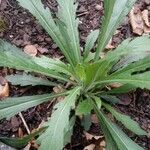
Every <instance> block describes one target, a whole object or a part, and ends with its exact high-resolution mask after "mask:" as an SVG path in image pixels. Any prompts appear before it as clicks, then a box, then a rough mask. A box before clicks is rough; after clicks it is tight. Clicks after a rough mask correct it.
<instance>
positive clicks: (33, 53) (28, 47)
mask: <svg viewBox="0 0 150 150" xmlns="http://www.w3.org/2000/svg"><path fill="white" fill-rule="evenodd" d="M24 52H25V53H26V54H28V55H30V56H32V57H35V56H36V55H37V48H36V47H35V46H34V45H26V46H25V47H24Z"/></svg>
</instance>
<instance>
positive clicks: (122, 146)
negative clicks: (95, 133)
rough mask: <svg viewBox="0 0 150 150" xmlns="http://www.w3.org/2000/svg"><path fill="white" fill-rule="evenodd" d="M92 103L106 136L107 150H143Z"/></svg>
mask: <svg viewBox="0 0 150 150" xmlns="http://www.w3.org/2000/svg"><path fill="white" fill-rule="evenodd" d="M93 105H94V110H95V112H96V114H97V117H98V119H99V122H100V123H101V125H102V129H103V131H104V135H105V136H106V142H107V147H106V149H107V150H131V149H133V150H144V149H143V148H142V147H140V146H139V145H137V144H136V143H134V142H133V141H132V140H131V139H130V138H129V137H128V136H127V135H126V134H125V133H124V132H123V131H122V130H121V129H120V128H119V127H118V126H116V125H115V124H114V123H112V122H110V121H109V120H108V119H107V118H106V117H105V115H104V114H103V113H102V112H101V111H100V110H99V109H98V108H97V106H96V105H95V104H94V103H93ZM108 136H110V137H108ZM111 140H112V141H111ZM112 146H113V147H112Z"/></svg>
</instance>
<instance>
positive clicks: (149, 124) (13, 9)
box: [0, 0, 150, 150]
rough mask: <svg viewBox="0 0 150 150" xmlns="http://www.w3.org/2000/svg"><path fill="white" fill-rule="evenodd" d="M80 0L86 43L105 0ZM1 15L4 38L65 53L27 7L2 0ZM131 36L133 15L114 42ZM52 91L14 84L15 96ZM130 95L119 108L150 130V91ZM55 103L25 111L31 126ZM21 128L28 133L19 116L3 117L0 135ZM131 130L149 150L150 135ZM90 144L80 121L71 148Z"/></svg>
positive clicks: (52, 3)
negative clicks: (128, 101)
mask: <svg viewBox="0 0 150 150" xmlns="http://www.w3.org/2000/svg"><path fill="white" fill-rule="evenodd" d="M43 2H44V4H45V6H48V7H49V8H50V9H51V10H52V11H53V12H54V11H57V9H56V3H55V1H54V0H49V1H48V0H43ZM78 2H79V8H78V11H77V15H78V17H79V19H80V25H79V30H80V39H81V46H83V44H84V43H85V39H86V37H87V35H88V33H89V32H90V30H93V29H96V28H98V27H99V22H101V17H102V15H103V8H102V2H101V1H100V0H95V1H93V0H78ZM97 6H99V7H97ZM139 7H140V9H141V10H143V9H145V8H148V7H149V6H148V5H146V3H144V1H142V0H141V1H140V2H139ZM0 17H2V18H3V19H4V20H5V22H6V27H7V28H6V30H5V31H4V32H3V33H0V37H1V38H4V39H6V40H7V41H10V42H11V43H13V44H15V45H16V46H18V47H21V48H22V47H24V46H25V45H27V44H36V45H38V46H40V47H42V48H46V49H47V50H48V51H46V52H45V53H44V55H48V56H50V57H60V56H61V53H60V52H58V48H57V45H56V44H54V43H53V42H52V40H51V38H50V37H49V36H48V35H47V34H46V33H45V31H44V30H43V29H42V28H41V26H40V25H39V24H38V23H37V21H36V20H35V19H34V17H33V16H32V15H31V14H29V13H28V12H27V11H26V10H24V9H22V8H20V7H19V6H18V5H17V3H16V1H15V0H4V1H3V0H2V4H1V6H0ZM131 36H135V35H133V34H132V30H131V27H130V24H129V19H128V17H126V19H125V21H124V22H123V24H122V25H121V26H120V27H119V29H118V32H117V34H116V35H115V36H114V38H113V42H112V44H113V45H114V46H116V45H118V44H119V43H120V42H121V41H122V40H123V39H126V38H128V37H131ZM81 49H82V47H81ZM39 53H40V52H39ZM15 72H16V71H15V70H12V69H2V68H1V70H0V75H2V76H5V75H6V74H10V73H15ZM50 91H51V89H48V88H45V87H41V86H40V87H36V88H32V87H27V88H21V87H13V86H11V96H14V95H15V96H16V95H17V96H18V95H31V94H33V93H35V94H40V93H44V92H50ZM129 95H130V97H131V99H132V101H131V103H130V105H127V106H121V105H120V106H118V107H117V109H119V110H120V111H122V112H123V113H125V114H128V115H130V116H131V117H132V118H133V119H134V120H136V121H138V122H139V124H140V125H141V126H142V127H143V128H144V129H145V130H147V131H150V114H149V112H150V92H149V91H146V90H137V91H136V92H133V93H130V94H129ZM52 106H53V104H52V103H46V104H43V105H40V106H37V107H34V108H31V109H29V110H27V111H26V112H24V113H23V115H24V118H25V120H26V122H27V124H28V126H29V128H30V130H32V129H35V128H37V127H38V125H39V124H40V123H41V121H42V120H46V118H47V116H49V114H50V113H51V110H52ZM19 128H21V130H22V131H23V133H24V134H25V133H26V130H25V128H24V126H23V123H22V121H21V119H20V118H19V116H16V117H13V118H12V119H11V120H10V121H6V120H2V121H0V135H4V136H12V135H15V136H18V131H19ZM127 132H128V131H127ZM90 133H93V134H96V135H99V134H100V129H99V126H98V125H97V124H93V125H92V127H91V129H90ZM128 134H129V136H130V137H131V138H132V139H133V140H134V141H136V142H137V143H138V144H140V145H141V146H142V147H143V148H144V149H145V150H149V149H150V139H148V138H146V137H137V136H135V135H133V134H131V133H130V132H128ZM86 144H88V142H87V141H86V140H85V138H84V136H83V130H82V128H81V127H80V126H79V125H78V124H77V125H76V128H75V130H74V136H73V139H72V143H71V146H69V147H70V148H69V149H72V150H82V149H83V148H84V147H85V145H86Z"/></svg>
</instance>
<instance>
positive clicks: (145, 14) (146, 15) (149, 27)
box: [142, 9, 150, 33]
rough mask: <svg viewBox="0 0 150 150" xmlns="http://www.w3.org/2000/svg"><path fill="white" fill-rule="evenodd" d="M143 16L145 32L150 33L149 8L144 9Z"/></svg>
mask: <svg viewBox="0 0 150 150" xmlns="http://www.w3.org/2000/svg"><path fill="white" fill-rule="evenodd" d="M142 18H143V21H144V33H150V21H149V12H148V10H147V9H145V10H143V11H142Z"/></svg>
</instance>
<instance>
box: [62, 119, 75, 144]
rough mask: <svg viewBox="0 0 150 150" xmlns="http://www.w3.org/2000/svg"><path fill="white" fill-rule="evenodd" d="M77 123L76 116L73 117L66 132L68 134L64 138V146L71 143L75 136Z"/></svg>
mask: <svg viewBox="0 0 150 150" xmlns="http://www.w3.org/2000/svg"><path fill="white" fill-rule="evenodd" d="M75 121H76V116H72V118H71V119H70V121H69V128H68V129H67V130H66V131H65V132H66V134H65V136H64V145H66V144H68V143H70V142H71V136H72V134H73V127H74V124H75Z"/></svg>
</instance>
